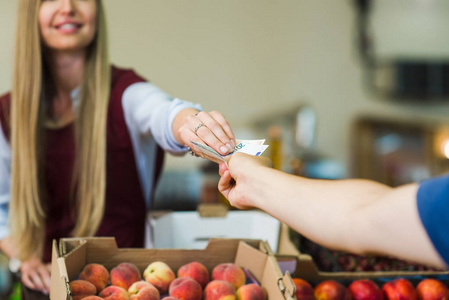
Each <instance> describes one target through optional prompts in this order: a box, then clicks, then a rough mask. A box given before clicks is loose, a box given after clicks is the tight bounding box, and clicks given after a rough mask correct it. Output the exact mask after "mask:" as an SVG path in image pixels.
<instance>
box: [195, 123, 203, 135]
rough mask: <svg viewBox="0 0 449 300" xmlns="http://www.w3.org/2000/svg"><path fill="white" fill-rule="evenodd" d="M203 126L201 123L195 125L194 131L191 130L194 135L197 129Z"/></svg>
mask: <svg viewBox="0 0 449 300" xmlns="http://www.w3.org/2000/svg"><path fill="white" fill-rule="evenodd" d="M202 126H204V124H203V123H200V124H198V125H196V127H195V129H194V130H193V132H194V133H195V134H196V132H197V131H198V129H200V127H202Z"/></svg>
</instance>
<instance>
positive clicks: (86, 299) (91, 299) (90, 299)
mask: <svg viewBox="0 0 449 300" xmlns="http://www.w3.org/2000/svg"><path fill="white" fill-rule="evenodd" d="M82 299H83V300H103V298H101V297H98V296H87V297H84V298H82Z"/></svg>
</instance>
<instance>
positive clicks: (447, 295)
mask: <svg viewBox="0 0 449 300" xmlns="http://www.w3.org/2000/svg"><path fill="white" fill-rule="evenodd" d="M416 292H417V293H418V299H419V300H440V299H441V300H442V299H445V300H447V299H449V289H448V288H447V286H445V285H444V284H443V283H442V282H441V281H439V280H437V279H431V278H427V279H423V280H421V281H420V282H419V283H418V285H417V286H416Z"/></svg>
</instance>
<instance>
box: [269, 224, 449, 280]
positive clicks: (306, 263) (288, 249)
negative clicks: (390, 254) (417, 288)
mask: <svg viewBox="0 0 449 300" xmlns="http://www.w3.org/2000/svg"><path fill="white" fill-rule="evenodd" d="M289 231H290V228H289V227H288V226H287V225H285V224H282V226H281V231H280V235H279V251H278V253H277V254H276V255H275V257H276V258H277V260H278V263H279V266H280V268H281V270H282V271H283V272H286V271H287V272H288V273H289V274H291V276H292V277H299V278H302V279H304V280H307V281H309V282H311V283H314V282H320V281H324V280H328V279H333V280H337V281H340V282H343V283H347V284H348V283H350V282H352V281H354V280H357V279H362V278H363V279H372V280H373V281H377V282H378V283H381V282H383V281H388V280H391V279H393V278H399V277H402V278H407V279H410V280H411V281H412V283H413V282H417V281H419V280H421V279H423V278H427V277H431V278H437V279H441V280H443V281H445V282H446V283H449V271H419V272H417V271H388V272H383V271H378V272H322V271H320V270H318V268H317V267H316V265H315V263H314V261H313V259H312V257H311V256H310V255H308V254H303V253H300V252H299V251H298V249H297V248H296V247H295V245H294V243H293V242H292V241H291V240H290V234H289Z"/></svg>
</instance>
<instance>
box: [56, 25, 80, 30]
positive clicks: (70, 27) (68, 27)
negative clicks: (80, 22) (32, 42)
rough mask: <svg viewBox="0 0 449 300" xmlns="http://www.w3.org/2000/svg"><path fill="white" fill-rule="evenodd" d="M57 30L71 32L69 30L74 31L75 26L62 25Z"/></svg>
mask: <svg viewBox="0 0 449 300" xmlns="http://www.w3.org/2000/svg"><path fill="white" fill-rule="evenodd" d="M59 28H60V29H63V30H71V29H76V28H77V26H76V25H75V24H64V25H62V26H61V27H59Z"/></svg>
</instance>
